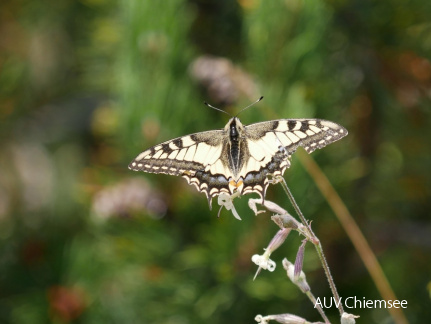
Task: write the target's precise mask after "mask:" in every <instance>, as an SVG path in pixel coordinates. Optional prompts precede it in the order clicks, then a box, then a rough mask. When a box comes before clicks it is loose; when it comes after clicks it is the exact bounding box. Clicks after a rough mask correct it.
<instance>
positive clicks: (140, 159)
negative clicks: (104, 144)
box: [129, 130, 232, 200]
mask: <svg viewBox="0 0 431 324" xmlns="http://www.w3.org/2000/svg"><path fill="white" fill-rule="evenodd" d="M225 141H226V136H225V131H224V130H214V131H208V132H201V133H195V134H191V135H187V136H183V137H178V138H175V139H173V140H169V141H166V142H164V143H161V144H159V145H156V146H153V147H151V148H149V149H148V150H146V151H144V152H142V153H141V154H139V155H138V156H137V157H136V158H135V159H134V160H133V161H132V162H131V163H130V164H129V169H131V170H133V171H144V172H150V173H164V174H170V175H176V176H183V177H184V178H185V179H186V180H187V182H188V183H189V184H193V185H194V186H195V187H196V189H197V190H198V191H200V192H203V193H205V195H206V196H207V198H208V200H210V199H211V198H212V197H214V196H216V195H218V194H220V192H227V193H228V192H229V190H228V185H229V181H228V179H229V178H230V177H232V173H231V171H230V169H229V168H228V167H227V166H226V164H225V163H224V161H225V159H224V158H223V157H221V155H222V153H223V149H224V147H225V146H224V142H225Z"/></svg>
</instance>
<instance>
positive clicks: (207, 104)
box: [204, 101, 232, 117]
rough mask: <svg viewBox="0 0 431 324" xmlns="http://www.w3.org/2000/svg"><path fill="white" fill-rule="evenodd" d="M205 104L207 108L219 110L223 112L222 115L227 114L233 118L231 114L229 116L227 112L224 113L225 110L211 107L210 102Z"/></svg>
mask: <svg viewBox="0 0 431 324" xmlns="http://www.w3.org/2000/svg"><path fill="white" fill-rule="evenodd" d="M204 104H205V105H206V106H208V107H210V108H212V109H215V110H218V111H221V112H222V113H225V114H226V115H229V116H231V117H232V115H231V114H229V113H228V112H227V111H224V110H223V109H220V108H217V107H214V106H212V105H210V104H209V103H208V102H206V101H205V102H204Z"/></svg>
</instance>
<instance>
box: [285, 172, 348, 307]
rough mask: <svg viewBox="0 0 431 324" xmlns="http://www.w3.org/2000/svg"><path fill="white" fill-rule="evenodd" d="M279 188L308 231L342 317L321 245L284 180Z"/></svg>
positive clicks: (338, 299)
mask: <svg viewBox="0 0 431 324" xmlns="http://www.w3.org/2000/svg"><path fill="white" fill-rule="evenodd" d="M280 182H281V186H282V187H283V189H284V191H285V192H286V194H287V197H288V198H289V200H290V202H291V204H292V205H293V208H294V209H295V211H296V213H297V214H298V216H299V218H300V219H301V222H302V223H303V224H304V226H305V227H306V228H307V229H308V231H309V235H310V237H311V238H312V240H311V242H312V243H313V244H314V246H315V248H316V251H317V255H318V256H319V259H320V262H321V263H322V267H323V270H324V271H325V275H326V278H327V279H328V282H329V286H330V288H331V291H332V295H333V296H334V298H335V302H336V305H338V311H339V312H340V315H343V313H344V309H343V305H342V304H341V302H340V296H339V295H338V291H337V287H336V286H335V282H334V279H333V278H332V275H331V271H330V270H329V266H328V263H327V261H326V258H325V255H324V253H323V248H322V244H320V240H319V239H318V238H317V236H316V235H315V234H314V232H313V231H312V229H311V226H310V225H309V224H308V222H307V220H306V219H305V217H304V215H303V214H302V212H301V210H300V209H299V206H298V204H297V203H296V201H295V198H294V197H293V195H292V192H291V191H290V189H289V187H288V186H287V183H286V180H284V178H282V177H280Z"/></svg>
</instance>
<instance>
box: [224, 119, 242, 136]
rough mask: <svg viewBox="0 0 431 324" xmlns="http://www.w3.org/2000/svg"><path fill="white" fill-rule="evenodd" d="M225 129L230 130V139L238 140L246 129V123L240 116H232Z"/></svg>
mask: <svg viewBox="0 0 431 324" xmlns="http://www.w3.org/2000/svg"><path fill="white" fill-rule="evenodd" d="M225 130H226V131H227V132H229V137H230V139H231V140H232V141H235V142H236V141H238V138H239V137H240V136H241V134H242V132H243V131H244V125H243V124H242V123H241V121H240V120H239V118H238V117H232V118H231V119H230V120H229V122H228V123H227V125H226V127H225Z"/></svg>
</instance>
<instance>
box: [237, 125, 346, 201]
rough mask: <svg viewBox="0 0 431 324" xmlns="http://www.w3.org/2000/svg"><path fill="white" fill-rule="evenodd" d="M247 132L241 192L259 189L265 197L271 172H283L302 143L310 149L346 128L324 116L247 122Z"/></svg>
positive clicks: (324, 142)
mask: <svg viewBox="0 0 431 324" xmlns="http://www.w3.org/2000/svg"><path fill="white" fill-rule="evenodd" d="M245 134H246V135H245V136H246V138H247V144H248V156H247V157H246V163H245V164H244V167H243V169H242V170H241V172H240V174H239V175H240V176H241V177H242V178H243V182H244V187H243V189H242V194H246V193H250V192H256V193H258V194H259V195H260V196H261V197H264V196H265V192H266V189H267V187H268V175H272V176H282V175H283V174H284V171H285V170H286V168H288V167H290V160H289V158H290V156H291V155H292V154H293V153H294V152H295V151H296V149H297V148H298V147H299V146H302V147H304V149H305V150H306V151H307V152H308V153H311V152H313V151H314V150H316V149H318V148H323V147H325V146H326V145H328V144H330V143H332V142H335V141H338V140H339V139H341V138H342V137H344V136H346V135H347V130H346V129H345V128H344V127H342V126H340V125H338V124H336V123H334V122H331V121H327V120H322V119H279V120H272V121H267V122H261V123H256V124H251V125H248V126H246V127H245Z"/></svg>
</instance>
